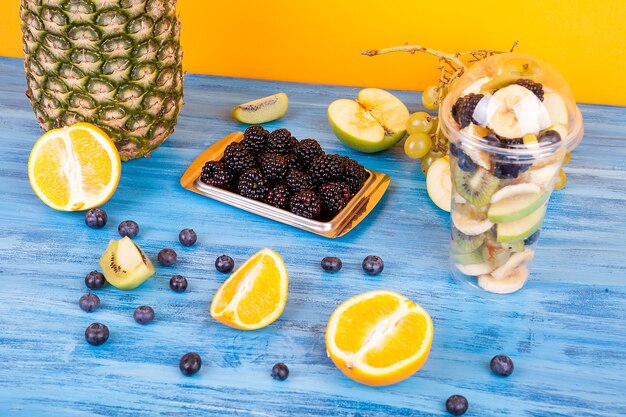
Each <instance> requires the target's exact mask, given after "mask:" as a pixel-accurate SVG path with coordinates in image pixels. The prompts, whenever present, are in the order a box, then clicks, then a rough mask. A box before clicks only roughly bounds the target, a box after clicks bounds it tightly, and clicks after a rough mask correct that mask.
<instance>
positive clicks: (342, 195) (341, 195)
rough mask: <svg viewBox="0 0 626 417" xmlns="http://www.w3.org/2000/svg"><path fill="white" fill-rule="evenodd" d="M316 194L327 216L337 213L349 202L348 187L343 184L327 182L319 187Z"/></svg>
mask: <svg viewBox="0 0 626 417" xmlns="http://www.w3.org/2000/svg"><path fill="white" fill-rule="evenodd" d="M317 194H318V195H319V196H320V198H321V199H322V204H323V206H324V210H325V211H326V212H327V213H328V214H336V213H339V212H340V211H341V210H342V209H343V208H344V207H345V206H346V204H348V201H350V187H349V186H348V184H346V183H345V182H328V183H325V184H322V185H320V187H319V188H318V190H317Z"/></svg>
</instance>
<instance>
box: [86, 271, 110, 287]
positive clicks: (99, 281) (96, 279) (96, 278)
mask: <svg viewBox="0 0 626 417" xmlns="http://www.w3.org/2000/svg"><path fill="white" fill-rule="evenodd" d="M106 282H107V281H106V279H105V278H104V275H102V273H101V272H98V271H91V272H90V273H88V274H87V275H85V285H86V286H87V288H89V289H90V290H97V289H98V288H102V287H104V284H106Z"/></svg>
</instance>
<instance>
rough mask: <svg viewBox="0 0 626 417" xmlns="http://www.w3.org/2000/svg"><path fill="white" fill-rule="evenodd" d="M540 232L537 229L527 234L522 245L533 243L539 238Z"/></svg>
mask: <svg viewBox="0 0 626 417" xmlns="http://www.w3.org/2000/svg"><path fill="white" fill-rule="evenodd" d="M540 233H541V230H537V231H536V232H535V233H533V234H532V235H530V236H528V237H527V238H526V239H524V245H526V246H530V245H532V244H533V243H535V242H536V241H537V239H539V234H540Z"/></svg>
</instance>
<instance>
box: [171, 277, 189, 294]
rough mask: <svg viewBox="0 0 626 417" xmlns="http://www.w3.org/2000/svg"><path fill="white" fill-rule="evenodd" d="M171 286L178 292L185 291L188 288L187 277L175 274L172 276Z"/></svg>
mask: <svg viewBox="0 0 626 417" xmlns="http://www.w3.org/2000/svg"><path fill="white" fill-rule="evenodd" d="M170 288H171V289H173V290H174V291H176V292H184V291H185V290H186V289H187V278H185V277H184V276H182V275H174V276H173V277H172V278H170Z"/></svg>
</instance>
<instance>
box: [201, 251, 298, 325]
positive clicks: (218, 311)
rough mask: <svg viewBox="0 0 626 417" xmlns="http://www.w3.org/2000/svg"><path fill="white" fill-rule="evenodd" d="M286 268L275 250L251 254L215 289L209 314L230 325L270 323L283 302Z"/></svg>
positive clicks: (285, 294) (285, 300) (284, 299)
mask: <svg viewBox="0 0 626 417" xmlns="http://www.w3.org/2000/svg"><path fill="white" fill-rule="evenodd" d="M287 286H288V278H287V268H286V267H285V263H284V262H283V259H282V258H281V257H280V255H279V254H277V253H276V252H274V251H273V250H271V249H263V250H261V251H259V252H257V253H255V254H254V255H252V256H251V257H250V258H249V259H248V260H247V261H246V262H245V263H244V264H243V265H241V266H240V267H239V268H238V269H237V270H236V271H235V272H233V273H232V275H231V276H230V278H228V279H227V280H226V281H225V282H224V283H223V284H222V286H221V287H220V288H219V289H218V290H217V293H215V296H214V297H213V302H211V316H212V317H213V318H214V319H215V320H217V321H219V322H221V323H223V324H225V325H227V326H230V327H234V328H236V329H242V330H255V329H260V328H262V327H265V326H267V325H269V324H272V323H273V322H274V321H275V320H276V319H277V318H278V317H279V316H280V315H281V313H282V312H283V310H284V309H285V304H286V303H287Z"/></svg>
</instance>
